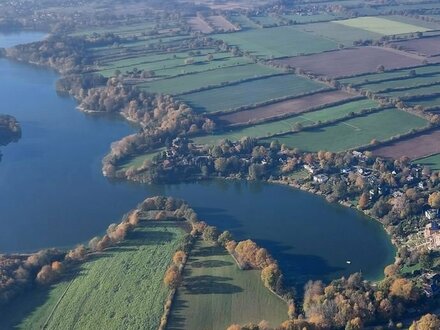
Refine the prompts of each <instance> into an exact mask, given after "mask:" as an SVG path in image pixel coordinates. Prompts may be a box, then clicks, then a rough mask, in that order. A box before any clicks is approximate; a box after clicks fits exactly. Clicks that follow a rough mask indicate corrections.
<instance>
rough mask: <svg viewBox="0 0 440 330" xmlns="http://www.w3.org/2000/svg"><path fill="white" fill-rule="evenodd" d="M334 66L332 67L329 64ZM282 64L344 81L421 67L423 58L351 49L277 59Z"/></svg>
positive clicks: (382, 49)
mask: <svg viewBox="0 0 440 330" xmlns="http://www.w3.org/2000/svg"><path fill="white" fill-rule="evenodd" d="M329 62H330V63H333V65H328V63H329ZM275 63H278V64H280V65H286V66H291V67H295V68H301V69H303V70H305V71H307V72H311V73H313V74H316V75H320V76H328V77H332V78H341V77H344V76H354V75H360V74H363V73H371V72H375V71H376V70H377V68H378V66H380V65H383V66H384V68H385V70H392V69H398V68H404V67H411V66H417V65H421V64H422V63H423V58H417V57H414V56H409V55H407V54H405V53H403V52H398V51H391V50H388V49H385V48H379V47H362V48H350V49H343V50H339V51H333V52H327V53H320V54H315V55H308V56H298V57H291V58H286V59H281V60H276V61H275Z"/></svg>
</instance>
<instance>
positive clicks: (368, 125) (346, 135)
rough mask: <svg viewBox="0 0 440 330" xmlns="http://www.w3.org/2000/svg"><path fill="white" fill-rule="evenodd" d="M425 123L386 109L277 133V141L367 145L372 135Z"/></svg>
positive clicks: (338, 147)
mask: <svg viewBox="0 0 440 330" xmlns="http://www.w3.org/2000/svg"><path fill="white" fill-rule="evenodd" d="M426 125H427V121H426V120H424V119H422V118H419V117H416V116H413V115H411V114H409V113H406V112H403V111H401V110H397V109H386V110H383V111H380V112H375V113H371V114H368V115H366V116H362V117H357V118H353V119H348V120H345V121H343V122H339V123H337V124H335V125H329V126H324V127H319V128H314V129H310V130H305V131H301V132H298V133H292V134H287V135H283V136H278V137H276V139H277V140H278V141H279V142H280V143H284V144H286V145H287V146H290V147H295V148H299V149H301V150H304V151H319V150H327V151H334V152H339V151H343V150H347V149H352V148H356V147H360V146H364V145H368V144H369V143H370V142H371V141H372V140H373V139H376V140H378V141H380V140H385V139H389V138H391V137H392V136H395V135H399V134H403V133H406V132H408V131H410V130H411V129H413V128H418V127H424V126H426ZM270 140H274V139H270Z"/></svg>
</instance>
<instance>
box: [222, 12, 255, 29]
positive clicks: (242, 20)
mask: <svg viewBox="0 0 440 330" xmlns="http://www.w3.org/2000/svg"><path fill="white" fill-rule="evenodd" d="M228 19H229V20H230V21H231V22H232V23H234V24H239V25H240V27H241V28H242V29H258V28H260V26H259V25H258V24H257V23H255V22H254V21H252V20H251V19H249V18H248V17H246V16H244V15H233V16H230V17H228Z"/></svg>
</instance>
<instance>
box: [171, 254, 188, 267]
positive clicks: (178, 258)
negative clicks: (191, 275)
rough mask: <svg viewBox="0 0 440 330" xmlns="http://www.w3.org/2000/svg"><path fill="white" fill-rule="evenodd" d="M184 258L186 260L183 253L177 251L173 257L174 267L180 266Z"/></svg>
mask: <svg viewBox="0 0 440 330" xmlns="http://www.w3.org/2000/svg"><path fill="white" fill-rule="evenodd" d="M185 258H186V254H185V252H183V251H177V252H176V253H175V254H174V256H173V262H174V263H175V264H176V265H181V264H183V261H184V260H185Z"/></svg>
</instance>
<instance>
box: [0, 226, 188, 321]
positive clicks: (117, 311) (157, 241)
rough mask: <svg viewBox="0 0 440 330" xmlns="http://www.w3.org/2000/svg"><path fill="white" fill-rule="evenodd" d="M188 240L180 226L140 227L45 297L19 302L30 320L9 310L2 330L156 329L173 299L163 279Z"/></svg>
mask: <svg viewBox="0 0 440 330" xmlns="http://www.w3.org/2000/svg"><path fill="white" fill-rule="evenodd" d="M183 235H184V231H183V230H182V229H181V228H180V227H179V225H178V224H177V223H172V222H168V223H160V224H158V223H157V222H156V223H154V222H150V223H145V224H144V225H141V226H140V227H138V228H137V229H136V230H135V231H133V232H131V233H130V234H129V235H128V237H127V240H126V241H124V242H123V243H122V244H120V245H119V246H118V247H115V248H111V249H108V250H106V251H105V252H103V253H102V254H99V255H96V256H95V257H94V258H90V260H89V261H87V262H85V263H84V264H82V266H81V269H80V270H79V272H78V273H73V274H71V275H70V276H66V279H65V281H62V282H61V283H59V284H56V285H53V286H52V287H51V288H50V291H49V292H46V296H44V295H43V294H42V293H41V292H39V293H38V292H36V293H33V292H32V293H29V294H28V295H27V296H24V297H23V298H22V300H19V301H17V302H16V303H17V304H19V305H20V308H16V309H17V310H21V311H22V312H23V313H24V312H25V311H24V309H25V308H26V309H27V313H28V314H27V315H26V317H24V318H21V317H22V316H23V315H16V314H14V311H15V310H16V309H15V308H14V306H13V305H12V304H11V305H10V306H8V308H9V309H10V312H8V311H3V312H5V313H8V314H3V315H10V317H8V318H7V320H6V318H1V320H0V328H2V329H9V328H12V327H13V326H15V327H16V328H19V329H41V328H43V325H44V324H45V323H46V322H47V325H46V327H45V329H98V328H99V329H128V328H130V329H156V328H157V327H158V325H159V322H160V318H161V316H162V313H163V304H164V302H165V299H166V297H167V295H168V289H167V288H165V286H164V285H163V276H164V273H165V270H166V268H167V267H168V265H169V264H170V262H171V259H172V255H173V254H174V252H175V251H176V250H177V249H178V248H179V247H180V244H181V242H182V239H183ZM70 281H71V284H70V286H69V288H68V290H67V291H66V292H65V290H66V289H67V286H68V283H69V282H70ZM64 292H65V295H64V296H62V295H63V294H64ZM60 298H62V299H61V300H60V303H59V304H58V305H56V303H57V301H58V300H59V299H60ZM23 306H24V307H25V308H23ZM52 311H53V314H52V316H51V317H50V319H49V320H48V318H49V315H50V314H51V312H52Z"/></svg>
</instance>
